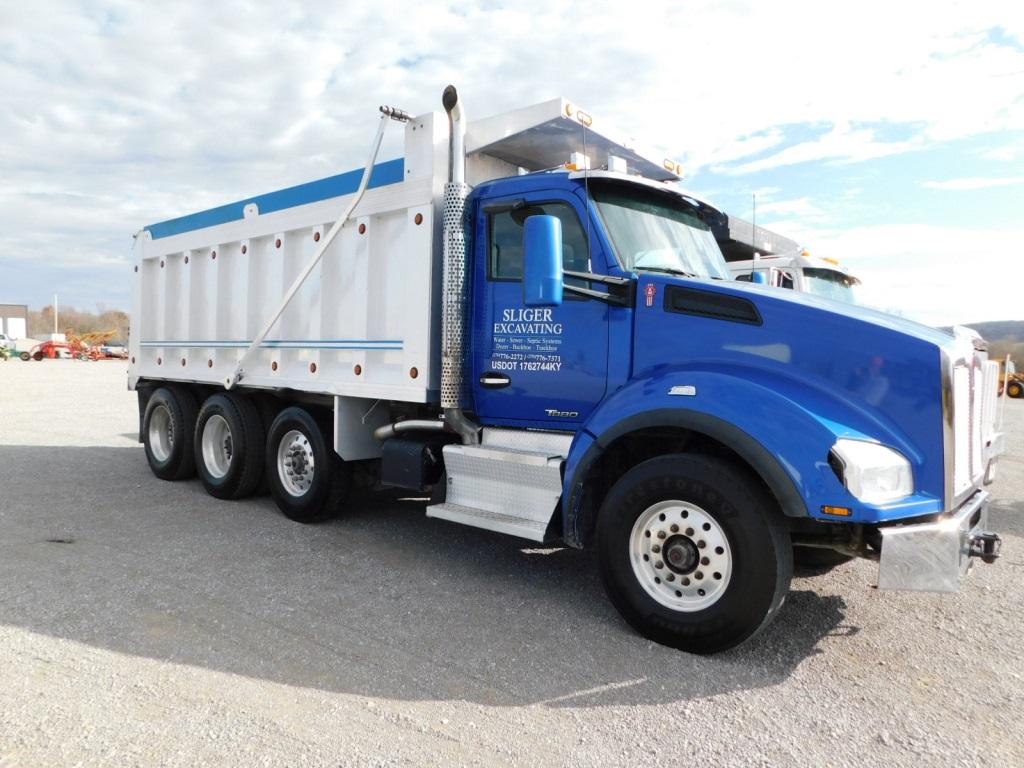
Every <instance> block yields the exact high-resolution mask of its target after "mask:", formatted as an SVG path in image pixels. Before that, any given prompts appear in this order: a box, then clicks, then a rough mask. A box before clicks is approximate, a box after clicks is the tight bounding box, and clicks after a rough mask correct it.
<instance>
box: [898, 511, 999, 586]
mask: <svg viewBox="0 0 1024 768" xmlns="http://www.w3.org/2000/svg"><path fill="white" fill-rule="evenodd" d="M988 499H989V495H988V493H987V492H986V491H977V492H976V493H975V494H974V495H973V496H971V498H969V499H968V500H967V501H966V502H964V505H963V506H962V507H960V509H958V510H957V511H956V512H953V513H951V514H949V515H947V516H945V517H943V518H941V519H939V520H936V521H935V522H931V523H919V524H916V525H893V526H887V527H884V528H880V529H879V532H880V533H881V534H882V553H881V556H880V558H879V562H878V588H879V589H909V590H919V591H925V592H956V591H957V590H958V589H960V580H961V579H962V578H963V576H964V574H966V573H967V571H968V570H970V567H971V565H972V562H973V560H974V558H975V557H981V558H982V559H983V560H984V561H985V562H989V563H990V562H993V561H994V560H995V559H996V558H997V557H998V556H999V546H1000V543H1001V542H1000V539H999V537H998V536H997V535H995V534H993V533H990V532H989V531H988V530H987V529H986V526H987V523H988Z"/></svg>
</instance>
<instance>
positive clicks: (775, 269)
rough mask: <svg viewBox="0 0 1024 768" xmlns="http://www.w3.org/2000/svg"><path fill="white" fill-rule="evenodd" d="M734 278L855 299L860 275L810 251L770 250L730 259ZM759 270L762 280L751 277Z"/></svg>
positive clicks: (854, 300) (850, 300)
mask: <svg viewBox="0 0 1024 768" xmlns="http://www.w3.org/2000/svg"><path fill="white" fill-rule="evenodd" d="M729 271H730V272H731V273H732V276H733V279H735V280H740V281H744V282H748V283H750V282H763V283H764V284H765V285H771V286H774V287H776V288H790V289H792V290H795V291H801V292H803V293H811V294H814V295H816V296H824V297H826V298H829V299H836V300H837V301H846V302H849V303H850V304H856V303H857V294H856V286H858V285H860V284H861V281H860V279H859V278H857V277H856V276H854V275H853V274H851V273H850V270H849V269H847V268H846V267H844V266H843V265H842V264H840V263H839V262H838V261H837V260H836V259H830V258H822V257H820V256H812V255H811V254H810V252H809V251H806V250H805V251H801V252H800V253H789V254H773V255H769V256H761V257H760V258H755V259H747V260H745V261H731V262H729ZM758 273H760V274H761V275H762V276H763V278H764V279H763V280H758V279H756V278H754V275H755V274H758Z"/></svg>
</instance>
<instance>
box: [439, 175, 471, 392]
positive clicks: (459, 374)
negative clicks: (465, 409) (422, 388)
mask: <svg viewBox="0 0 1024 768" xmlns="http://www.w3.org/2000/svg"><path fill="white" fill-rule="evenodd" d="M469 192H470V187H469V185H468V184H463V183H461V182H449V183H447V184H445V188H444V212H443V224H444V277H443V279H444V283H443V288H442V303H443V318H442V328H441V407H442V408H445V409H448V408H459V407H461V405H462V395H463V387H464V382H463V371H464V370H465V348H466V345H465V339H466V234H465V227H464V219H465V214H466V198H467V197H469Z"/></svg>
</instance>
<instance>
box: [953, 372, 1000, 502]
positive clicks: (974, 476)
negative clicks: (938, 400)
mask: <svg viewBox="0 0 1024 768" xmlns="http://www.w3.org/2000/svg"><path fill="white" fill-rule="evenodd" d="M998 377H999V363H997V362H995V361H989V360H986V359H985V358H984V357H983V356H982V355H980V354H978V353H974V354H973V355H971V356H970V357H969V358H967V359H961V360H960V361H958V362H957V364H956V366H955V367H954V368H953V441H954V442H953V491H954V494H955V496H957V497H959V496H960V495H961V494H963V493H964V492H965V491H967V490H969V489H970V488H971V487H972V486H975V485H979V484H980V483H981V481H982V478H983V477H984V474H985V469H986V467H985V462H986V447H987V445H988V443H989V442H990V441H991V439H992V436H993V434H994V432H995V428H996V406H997V404H998V403H997V399H996V390H997V386H998V383H997V382H998Z"/></svg>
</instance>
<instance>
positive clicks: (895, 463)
mask: <svg viewBox="0 0 1024 768" xmlns="http://www.w3.org/2000/svg"><path fill="white" fill-rule="evenodd" d="M832 454H833V455H834V456H835V457H836V458H837V459H838V463H839V465H840V466H839V467H836V466H835V463H834V462H831V463H833V469H835V470H836V471H837V473H838V474H839V475H840V478H841V479H842V481H843V485H845V486H846V489H847V490H848V491H849V492H850V493H852V494H853V495H854V496H856V497H857V498H858V499H860V500H861V501H864V502H867V503H868V504H883V503H885V502H887V501H895V500H896V499H902V498H903V497H904V496H909V495H910V494H911V493H913V491H914V474H913V472H912V471H911V469H910V462H909V461H907V459H906V458H905V457H904V456H903V454H901V453H899V452H897V451H894V450H893V449H892V448H887V447H886V446H884V445H879V444H878V443H868V442H865V441H864V440H845V439H842V440H836V444H835V445H834V446H832Z"/></svg>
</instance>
